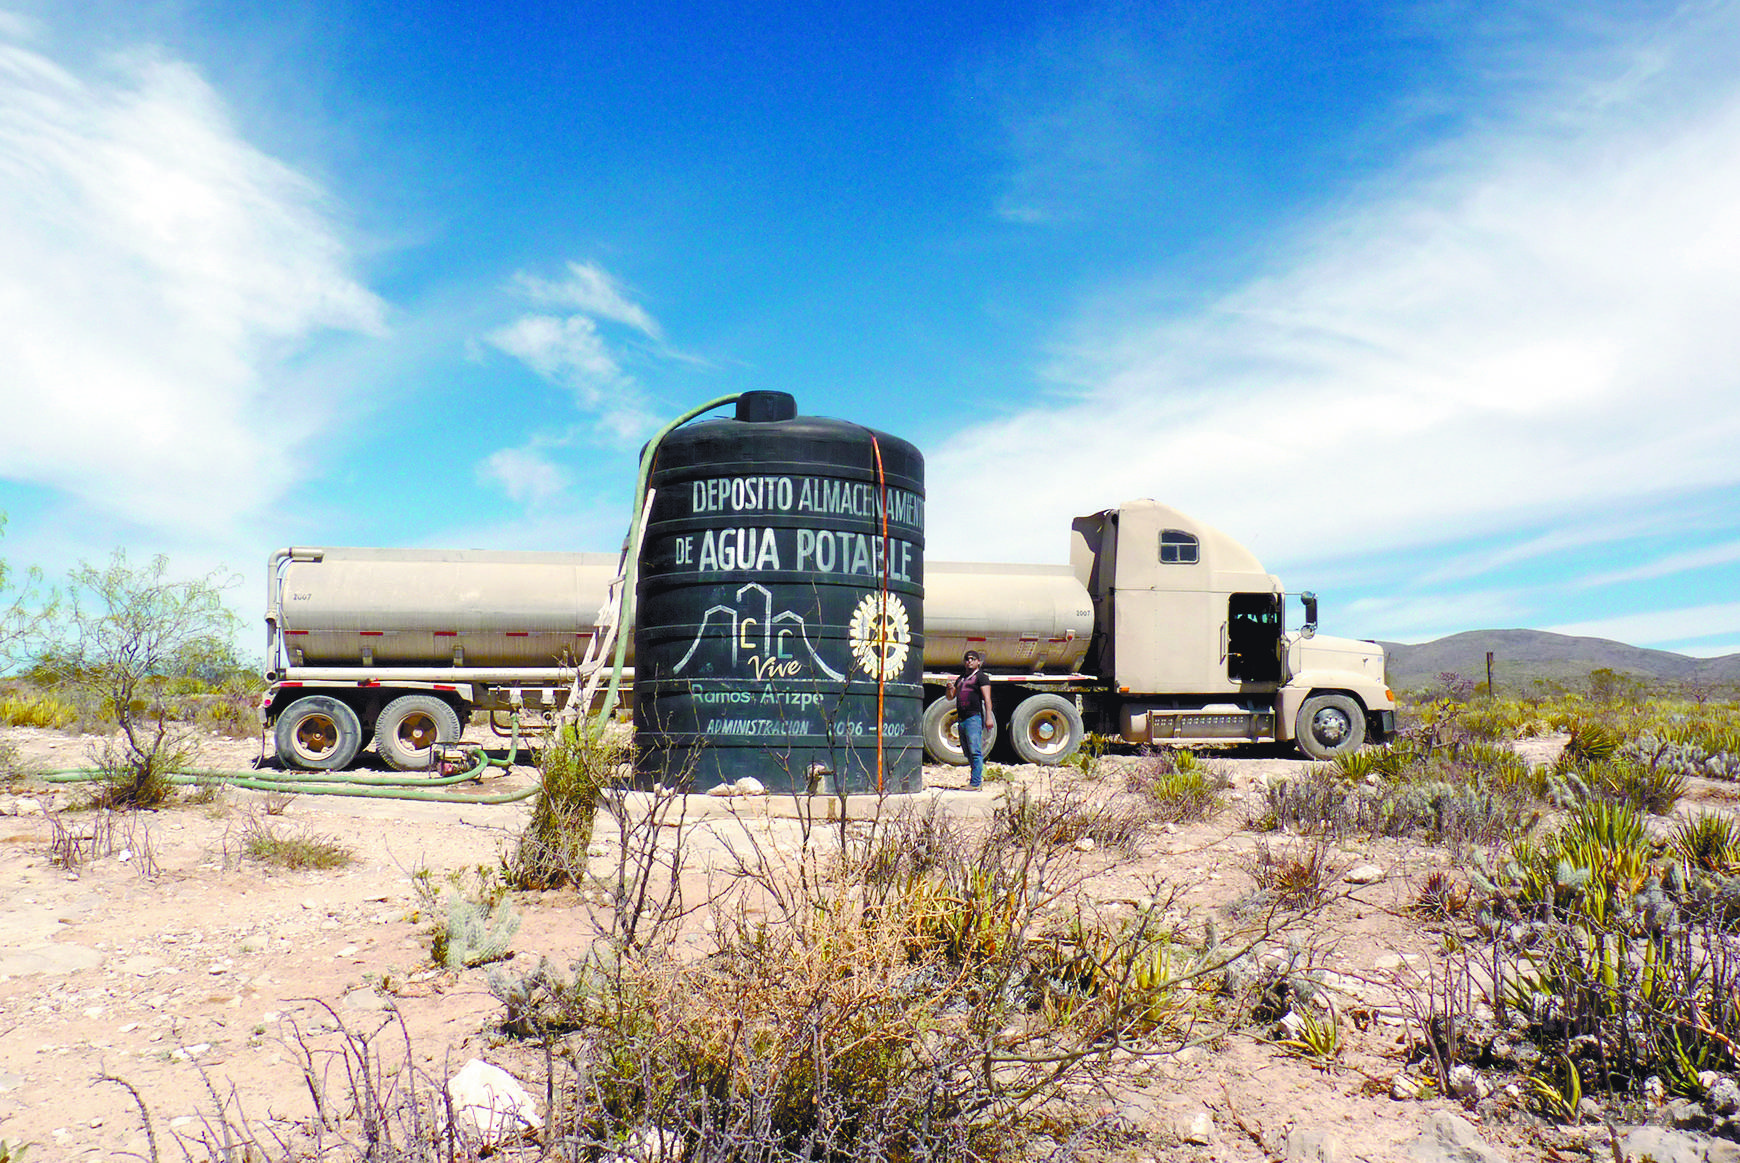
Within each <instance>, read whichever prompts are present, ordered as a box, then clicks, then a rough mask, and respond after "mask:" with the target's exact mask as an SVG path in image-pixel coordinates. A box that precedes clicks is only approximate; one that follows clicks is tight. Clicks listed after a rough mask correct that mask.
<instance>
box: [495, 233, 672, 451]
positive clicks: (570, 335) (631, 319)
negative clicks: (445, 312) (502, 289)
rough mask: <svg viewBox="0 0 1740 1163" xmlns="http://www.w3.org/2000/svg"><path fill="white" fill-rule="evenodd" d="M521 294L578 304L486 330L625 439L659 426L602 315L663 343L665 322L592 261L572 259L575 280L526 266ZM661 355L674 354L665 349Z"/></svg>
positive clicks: (518, 284) (519, 281)
mask: <svg viewBox="0 0 1740 1163" xmlns="http://www.w3.org/2000/svg"><path fill="white" fill-rule="evenodd" d="M513 286H514V288H515V289H516V290H517V291H518V293H519V294H520V295H521V296H523V297H524V298H527V299H529V300H531V301H532V302H535V303H540V304H544V305H549V306H560V307H568V308H571V309H572V310H573V311H574V313H573V314H569V315H549V314H528V315H522V316H520V317H519V318H518V319H516V320H514V321H513V322H512V323H510V324H508V325H507V326H505V327H500V328H497V329H496V330H495V331H492V332H490V333H489V334H488V335H485V336H484V341H485V342H486V343H488V344H490V346H492V347H495V348H497V349H499V350H501V351H503V352H505V353H507V354H508V355H511V356H513V357H514V358H515V359H517V360H519V361H520V362H521V363H523V364H525V365H526V366H527V367H529V368H531V369H532V371H534V372H536V373H537V374H538V375H540V376H542V377H544V378H545V379H547V380H549V381H551V382H552V383H556V384H560V385H562V386H563V387H565V388H567V389H568V390H569V391H571V392H572V393H573V394H574V402H575V403H576V404H577V405H578V406H579V407H580V409H581V410H582V411H585V412H592V413H596V414H597V416H598V419H599V421H600V422H601V423H602V425H603V426H604V428H605V429H606V430H607V431H608V432H609V433H610V434H611V435H612V436H613V437H614V438H615V439H616V441H617V442H619V443H631V442H633V441H636V440H639V439H640V438H642V437H643V436H645V435H646V433H647V431H648V430H649V429H650V428H651V427H652V418H651V416H650V414H649V413H648V411H647V407H646V402H645V394H644V393H643V392H642V390H641V387H640V385H639V383H637V382H636V380H635V379H634V377H633V376H631V375H629V374H628V373H627V372H626V371H625V370H623V366H622V360H623V356H622V353H621V351H620V349H619V348H618V347H617V346H615V345H614V344H613V343H612V341H611V340H610V339H609V338H608V337H607V336H606V335H605V333H604V331H603V329H602V328H600V327H599V324H598V321H599V320H605V321H607V322H610V323H620V324H624V325H626V326H628V327H632V328H633V329H634V330H636V331H638V332H640V333H641V334H643V335H645V336H647V337H648V338H649V339H652V340H654V341H657V342H661V343H662V335H663V333H662V331H661V329H660V328H659V324H658V321H657V320H656V319H654V318H653V317H652V316H651V315H649V314H647V312H646V311H645V310H644V309H643V308H641V307H640V306H639V305H638V304H636V303H632V302H630V301H629V300H628V299H627V298H625V297H624V296H623V294H622V291H621V289H620V288H619V287H618V285H617V283H616V280H615V279H613V278H612V277H611V276H610V275H609V274H608V273H606V272H605V271H604V270H603V268H601V267H599V266H597V265H596V264H593V263H578V262H570V263H569V264H568V279H567V280H566V281H565V282H561V283H551V282H548V281H546V280H544V279H541V278H538V277H537V276H535V275H530V274H527V273H525V272H524V271H521V272H519V273H517V274H515V275H514V277H513ZM661 354H671V353H666V352H663V351H662V347H661Z"/></svg>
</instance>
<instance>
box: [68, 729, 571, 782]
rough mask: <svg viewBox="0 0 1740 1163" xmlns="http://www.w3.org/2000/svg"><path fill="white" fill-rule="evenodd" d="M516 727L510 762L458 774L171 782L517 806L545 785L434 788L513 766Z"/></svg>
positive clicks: (83, 770)
mask: <svg viewBox="0 0 1740 1163" xmlns="http://www.w3.org/2000/svg"><path fill="white" fill-rule="evenodd" d="M513 727H514V735H513V739H512V741H511V742H510V743H509V746H508V753H507V756H506V758H503V759H496V758H494V757H492V756H490V755H488V754H485V753H484V752H483V751H482V750H479V751H478V752H477V761H476V762H475V763H474V764H472V766H471V767H469V768H467V769H465V770H464V771H460V772H455V773H454V774H452V775H443V776H435V777H429V776H417V775H414V774H411V773H401V774H398V775H332V774H329V773H320V774H308V775H289V774H286V775H283V776H270V777H267V776H262V775H261V774H260V773H259V772H257V771H212V770H206V769H199V768H196V769H190V770H187V771H172V772H167V773H165V778H166V779H167V780H168V781H169V782H170V783H172V784H174V785H176V786H177V787H185V786H189V785H201V784H211V783H219V784H222V785H224V786H225V787H239V788H246V789H248V790H250V791H263V792H280V793H285V794H290V795H309V796H364V797H368V798H370V799H388V800H421V801H423V802H426V803H440V804H511V803H514V802H515V801H518V800H523V799H528V798H530V797H531V796H533V795H536V794H537V793H538V792H539V791H541V790H542V789H543V784H542V783H534V784H533V785H532V786H531V787H529V788H523V789H521V790H519V791H512V792H499V793H497V794H495V795H487V796H470V795H461V794H459V793H457V792H447V791H435V790H430V789H432V788H444V787H448V786H450V785H452V784H456V783H462V782H464V781H466V780H475V779H477V778H479V777H480V776H481V775H482V773H483V772H484V771H485V770H487V769H488V768H491V767H500V768H508V767H512V766H513V763H514V759H515V757H516V756H517V755H518V754H519V743H520V741H519V716H518V715H515V716H514V719H513ZM105 774H106V773H105V772H103V771H102V770H100V769H98V768H94V767H63V768H58V769H56V770H54V771H50V772H46V773H44V774H43V775H42V777H41V778H42V780H43V782H45V783H90V782H93V781H95V780H98V779H102V778H103V777H104V775H105Z"/></svg>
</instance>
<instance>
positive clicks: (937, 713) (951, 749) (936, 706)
mask: <svg viewBox="0 0 1740 1163" xmlns="http://www.w3.org/2000/svg"><path fill="white" fill-rule="evenodd" d="M956 719H957V713H956V711H955V702H954V700H953V699H951V698H949V697H948V696H947V695H944V696H943V697H942V698H940V699H937V700H936V701H935V702H933V703H932V704H931V705H930V706H928V707H926V708H925V709H924V750H925V754H927V755H929V756H930V758H931V761H932V762H933V763H946V764H948V765H949V766H950V767H965V766H966V765H967V753H966V751H965V750H964V749H963V748H962V747H961V733H960V729H959V728H958V727H957V726H956ZM996 745H997V727H996V725H995V724H992V726H991V729H990V730H989V731H986V732H985V754H986V755H989V754H991V748H993V747H995V746H996Z"/></svg>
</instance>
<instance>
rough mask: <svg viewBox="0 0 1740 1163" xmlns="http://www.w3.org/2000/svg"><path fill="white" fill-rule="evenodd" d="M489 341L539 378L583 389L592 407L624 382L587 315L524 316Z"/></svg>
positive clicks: (493, 334)
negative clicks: (613, 387)
mask: <svg viewBox="0 0 1740 1163" xmlns="http://www.w3.org/2000/svg"><path fill="white" fill-rule="evenodd" d="M487 338H488V340H489V342H490V343H492V344H494V345H495V346H496V347H499V348H501V349H502V350H503V351H505V352H507V353H508V354H509V355H511V356H513V357H514V358H515V359H517V360H519V361H520V362H521V363H524V364H525V365H526V366H527V367H529V368H531V369H532V370H533V371H535V372H537V373H538V374H539V375H541V376H544V377H546V378H548V379H553V380H561V381H563V382H565V383H568V384H569V385H571V386H573V387H575V388H577V389H579V390H580V392H581V393H582V399H581V402H582V403H583V404H585V405H586V406H588V407H597V406H598V405H599V404H600V403H602V402H603V400H604V389H606V388H609V387H612V386H615V385H617V384H619V383H621V381H622V368H621V367H619V366H618V365H617V362H616V360H615V359H614V358H612V357H611V354H610V352H609V350H608V349H607V348H606V347H605V346H604V337H603V336H601V335H599V334H598V325H597V324H596V323H594V322H592V320H590V319H588V318H587V317H586V316H584V315H570V316H568V317H567V318H565V319H563V318H558V317H557V316H554V315H522V316H521V317H520V318H518V319H516V320H515V321H514V322H513V323H510V324H509V325H508V326H506V327H503V328H501V329H500V330H499V331H494V332H491V333H490V334H489V335H488V336H487Z"/></svg>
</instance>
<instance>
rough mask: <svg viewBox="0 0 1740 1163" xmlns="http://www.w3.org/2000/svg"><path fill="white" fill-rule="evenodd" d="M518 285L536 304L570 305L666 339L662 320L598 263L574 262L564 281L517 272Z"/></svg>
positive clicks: (577, 309) (515, 278) (581, 310)
mask: <svg viewBox="0 0 1740 1163" xmlns="http://www.w3.org/2000/svg"><path fill="white" fill-rule="evenodd" d="M514 286H515V287H517V288H518V289H519V290H520V292H521V293H523V294H524V295H525V296H526V298H528V299H530V300H531V301H532V302H534V303H544V304H549V305H551V306H556V307H568V308H571V309H573V310H575V311H580V312H583V313H585V314H587V315H594V316H597V317H598V318H600V319H609V320H612V321H614V322H617V323H623V324H626V325H627V326H629V327H632V328H634V329H635V330H636V331H639V332H640V333H641V334H643V335H645V336H646V337H647V338H649V339H661V338H663V333H662V332H661V331H660V329H659V324H658V320H656V319H654V318H653V317H652V316H651V315H649V314H647V312H646V309H645V308H643V307H642V306H641V305H640V304H638V303H632V302H630V301H629V300H628V298H627V297H626V296H625V295H623V293H622V288H621V287H620V286H619V285H618V284H617V282H616V280H615V279H614V278H612V277H611V276H610V274H609V272H607V271H605V270H604V268H603V267H600V266H599V265H598V264H596V263H589V262H586V263H583V262H570V263H569V264H568V278H567V279H566V280H564V281H563V282H560V283H552V282H548V281H547V280H544V279H540V278H538V277H537V276H536V275H529V274H527V273H525V272H524V271H520V272H518V273H517V274H515V275H514Z"/></svg>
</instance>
